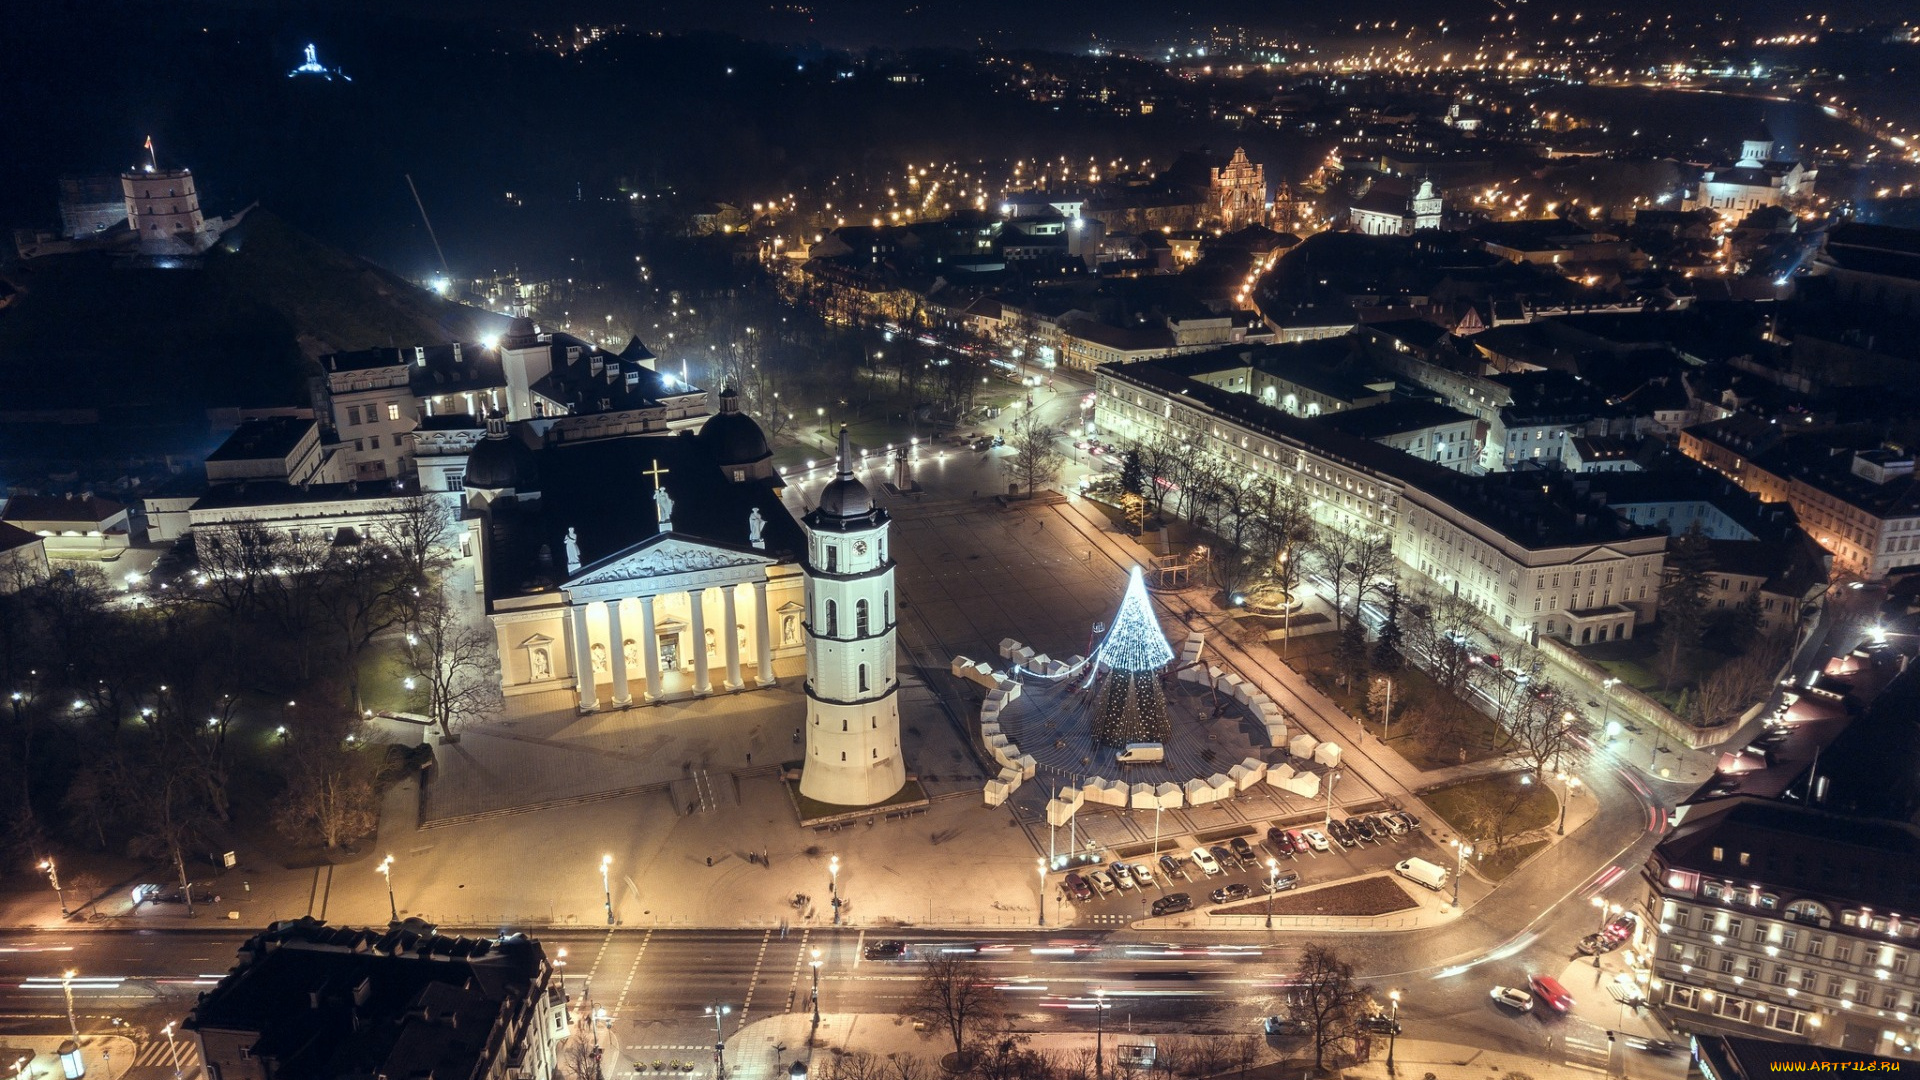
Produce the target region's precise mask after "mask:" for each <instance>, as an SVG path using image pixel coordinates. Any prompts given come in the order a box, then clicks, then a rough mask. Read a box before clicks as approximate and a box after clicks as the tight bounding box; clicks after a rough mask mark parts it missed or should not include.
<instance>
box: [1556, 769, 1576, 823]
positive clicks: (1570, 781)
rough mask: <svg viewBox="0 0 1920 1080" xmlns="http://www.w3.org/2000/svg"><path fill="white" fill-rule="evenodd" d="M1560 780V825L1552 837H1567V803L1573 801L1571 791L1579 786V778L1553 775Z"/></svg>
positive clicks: (1563, 774) (1564, 774) (1567, 775)
mask: <svg viewBox="0 0 1920 1080" xmlns="http://www.w3.org/2000/svg"><path fill="white" fill-rule="evenodd" d="M1554 775H1555V776H1556V777H1558V778H1559V780H1560V825H1559V827H1558V828H1556V829H1555V830H1554V835H1556V836H1565V835H1567V803H1568V802H1569V801H1571V800H1572V799H1573V789H1574V788H1577V787H1579V786H1580V778H1579V777H1577V776H1573V775H1571V774H1568V773H1564V772H1562V773H1555V774H1554Z"/></svg>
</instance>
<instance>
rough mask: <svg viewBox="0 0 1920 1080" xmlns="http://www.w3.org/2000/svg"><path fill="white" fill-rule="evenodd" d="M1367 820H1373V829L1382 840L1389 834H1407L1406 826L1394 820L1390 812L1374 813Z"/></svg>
mask: <svg viewBox="0 0 1920 1080" xmlns="http://www.w3.org/2000/svg"><path fill="white" fill-rule="evenodd" d="M1367 820H1368V821H1371V822H1373V831H1374V832H1376V833H1378V834H1379V835H1380V838H1381V839H1383V840H1384V839H1386V838H1387V837H1389V836H1405V835H1406V834H1407V827H1406V826H1405V825H1402V824H1400V823H1399V822H1398V821H1395V820H1394V819H1393V815H1391V814H1374V815H1373V816H1372V817H1369V818H1368V819H1367Z"/></svg>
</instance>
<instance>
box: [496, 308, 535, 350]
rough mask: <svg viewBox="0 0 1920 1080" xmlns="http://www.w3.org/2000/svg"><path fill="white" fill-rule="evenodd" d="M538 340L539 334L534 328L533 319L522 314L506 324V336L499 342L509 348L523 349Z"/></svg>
mask: <svg viewBox="0 0 1920 1080" xmlns="http://www.w3.org/2000/svg"><path fill="white" fill-rule="evenodd" d="M539 341H540V335H539V332H538V331H537V330H536V329H534V325H533V320H532V319H529V318H527V317H526V316H524V315H522V316H519V317H518V318H516V319H514V320H513V321H512V322H511V323H508V324H507V333H506V336H505V337H503V338H502V339H501V342H502V343H503V344H505V345H506V346H507V347H508V348H510V349H524V348H526V347H527V346H529V345H534V344H538V343H539Z"/></svg>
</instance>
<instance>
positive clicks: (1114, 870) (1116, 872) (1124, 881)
mask: <svg viewBox="0 0 1920 1080" xmlns="http://www.w3.org/2000/svg"><path fill="white" fill-rule="evenodd" d="M1107 870H1108V872H1109V873H1111V874H1112V875H1113V883H1114V884H1115V885H1117V886H1119V887H1120V889H1121V891H1123V892H1124V891H1126V890H1128V889H1131V888H1133V867H1131V866H1128V865H1127V864H1126V863H1123V862H1117V863H1114V864H1113V865H1112V866H1109V867H1107Z"/></svg>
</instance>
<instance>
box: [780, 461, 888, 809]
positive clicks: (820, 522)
mask: <svg viewBox="0 0 1920 1080" xmlns="http://www.w3.org/2000/svg"><path fill="white" fill-rule="evenodd" d="M800 522H801V525H802V526H803V527H804V528H805V530H806V534H807V555H806V578H807V684H806V686H807V726H806V732H807V759H806V763H805V765H804V766H803V767H802V768H801V772H800V793H801V794H802V795H805V796H806V797H807V798H809V799H817V800H819V801H820V802H823V803H830V804H833V805H835V806H872V805H873V804H875V803H880V802H885V801H886V800H887V799H889V798H891V797H892V796H893V795H894V794H895V793H896V792H898V791H899V790H900V789H901V788H902V787H904V786H905V785H906V782H907V769H906V761H905V759H904V758H903V757H902V756H901V753H900V698H899V689H900V683H899V678H898V675H897V673H896V671H895V657H894V641H893V636H894V628H895V617H894V602H895V596H894V587H893V566H894V563H893V559H892V557H891V554H890V553H889V552H888V550H887V532H888V529H889V527H890V522H891V519H890V518H889V516H888V514H887V512H886V511H885V510H883V509H881V508H879V507H877V506H875V505H874V502H873V496H872V494H871V493H870V492H868V490H867V487H866V485H865V484H862V483H861V482H860V481H859V479H858V478H856V477H855V476H854V475H853V450H852V446H851V444H850V443H849V441H848V439H847V429H846V428H844V427H843V428H841V429H840V460H839V470H838V474H837V475H836V476H835V477H834V479H833V480H832V481H831V482H830V483H828V484H827V486H826V487H825V488H823V489H822V490H821V492H820V504H819V505H818V506H816V507H814V509H813V510H812V511H811V512H809V513H808V514H807V515H806V516H805V517H803V518H801V519H800Z"/></svg>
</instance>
